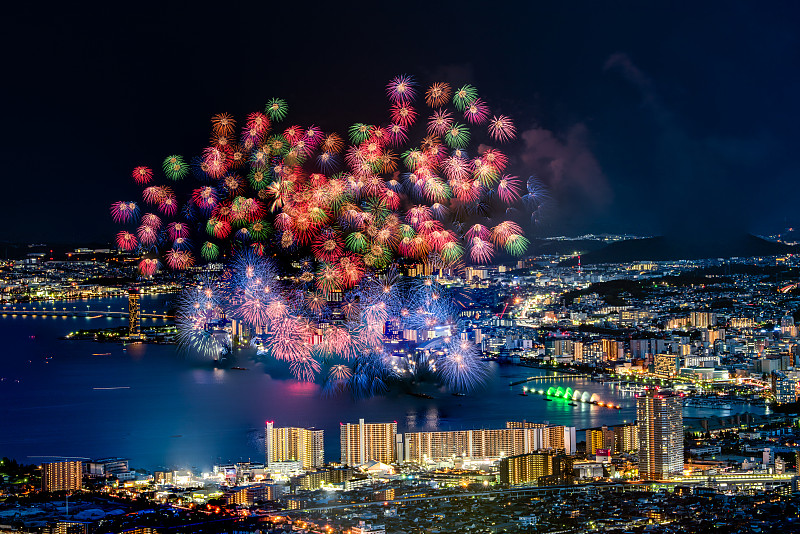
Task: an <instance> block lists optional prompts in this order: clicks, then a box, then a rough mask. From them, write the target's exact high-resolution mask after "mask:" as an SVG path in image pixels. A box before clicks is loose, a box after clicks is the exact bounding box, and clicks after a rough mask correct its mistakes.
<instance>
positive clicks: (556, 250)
mask: <svg viewBox="0 0 800 534" xmlns="http://www.w3.org/2000/svg"><path fill="white" fill-rule="evenodd" d="M605 246H606V243H605V242H604V241H600V240H596V239H574V240H563V241H561V240H557V239H533V240H532V241H531V246H530V247H529V248H528V254H535V255H537V256H538V255H543V254H552V255H554V256H564V255H568V254H573V253H575V252H577V253H579V254H586V253H587V252H591V251H593V250H599V249H601V248H603V247H605Z"/></svg>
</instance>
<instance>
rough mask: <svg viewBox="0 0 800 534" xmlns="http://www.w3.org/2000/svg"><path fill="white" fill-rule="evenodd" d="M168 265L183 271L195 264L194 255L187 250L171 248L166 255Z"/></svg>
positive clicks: (175, 269)
mask: <svg viewBox="0 0 800 534" xmlns="http://www.w3.org/2000/svg"><path fill="white" fill-rule="evenodd" d="M164 259H165V260H166V261H167V265H168V266H169V268H170V269H172V270H174V271H182V270H185V269H188V268H189V267H191V266H192V265H194V257H192V254H191V253H190V252H187V251H185V250H177V249H174V248H173V249H170V251H169V252H167V253H166V254H165V255H164Z"/></svg>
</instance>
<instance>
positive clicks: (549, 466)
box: [500, 452, 573, 486]
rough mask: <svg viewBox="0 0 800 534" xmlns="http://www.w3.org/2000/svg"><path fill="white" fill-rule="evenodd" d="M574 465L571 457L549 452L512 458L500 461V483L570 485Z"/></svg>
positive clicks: (512, 484)
mask: <svg viewBox="0 0 800 534" xmlns="http://www.w3.org/2000/svg"><path fill="white" fill-rule="evenodd" d="M572 463H573V462H572V458H571V457H570V456H566V455H564V454H554V453H549V452H534V453H530V454H521V455H518V456H510V457H508V458H503V459H502V460H501V461H500V482H501V483H503V484H509V485H511V486H514V485H518V484H537V485H539V486H550V485H556V484H570V483H572V481H573V475H572Z"/></svg>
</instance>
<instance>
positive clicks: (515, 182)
mask: <svg viewBox="0 0 800 534" xmlns="http://www.w3.org/2000/svg"><path fill="white" fill-rule="evenodd" d="M519 186H520V181H519V179H518V178H517V177H516V176H509V175H508V174H506V175H503V176H501V177H500V182H499V183H498V184H497V194H498V195H500V200H502V201H503V202H505V203H506V204H513V203H514V202H516V201H517V200H519V199H520V196H519Z"/></svg>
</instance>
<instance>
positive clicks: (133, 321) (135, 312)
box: [128, 288, 141, 336]
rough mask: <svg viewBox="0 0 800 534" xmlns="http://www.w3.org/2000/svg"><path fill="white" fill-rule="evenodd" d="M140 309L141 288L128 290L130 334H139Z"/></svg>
mask: <svg viewBox="0 0 800 534" xmlns="http://www.w3.org/2000/svg"><path fill="white" fill-rule="evenodd" d="M140 315H141V314H140V310H139V288H133V289H129V290H128V335H130V336H138V335H139V333H140V331H141V329H140V325H141V317H140Z"/></svg>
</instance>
